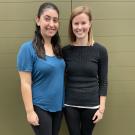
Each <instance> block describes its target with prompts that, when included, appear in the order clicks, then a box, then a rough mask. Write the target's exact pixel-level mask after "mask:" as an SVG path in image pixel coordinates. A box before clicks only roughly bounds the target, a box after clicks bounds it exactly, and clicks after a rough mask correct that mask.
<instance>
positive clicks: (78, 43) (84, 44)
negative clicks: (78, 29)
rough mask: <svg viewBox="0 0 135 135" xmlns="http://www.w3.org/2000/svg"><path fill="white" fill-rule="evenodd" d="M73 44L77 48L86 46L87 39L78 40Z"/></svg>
mask: <svg viewBox="0 0 135 135" xmlns="http://www.w3.org/2000/svg"><path fill="white" fill-rule="evenodd" d="M74 44H75V45H77V46H88V37H85V38H78V39H76V41H75V43H74Z"/></svg>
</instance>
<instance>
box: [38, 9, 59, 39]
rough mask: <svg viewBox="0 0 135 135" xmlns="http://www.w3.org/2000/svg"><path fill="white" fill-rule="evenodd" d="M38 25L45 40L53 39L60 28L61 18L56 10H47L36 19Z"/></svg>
mask: <svg viewBox="0 0 135 135" xmlns="http://www.w3.org/2000/svg"><path fill="white" fill-rule="evenodd" d="M36 23H37V25H38V26H39V27H40V32H41V35H42V36H43V37H44V38H52V37H53V36H54V35H55V34H56V33H57V31H58V28H59V16H58V13H57V11H56V10H54V9H51V8H46V9H45V10H44V11H43V13H42V14H41V15H40V17H36Z"/></svg>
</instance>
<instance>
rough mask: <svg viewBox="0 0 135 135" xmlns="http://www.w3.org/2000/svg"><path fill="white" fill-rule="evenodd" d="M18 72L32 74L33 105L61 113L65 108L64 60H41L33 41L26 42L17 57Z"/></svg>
mask: <svg viewBox="0 0 135 135" xmlns="http://www.w3.org/2000/svg"><path fill="white" fill-rule="evenodd" d="M17 70H18V71H24V72H31V74H32V100H33V104H34V105H36V106H38V107H40V108H42V109H44V110H47V111H49V112H56V111H61V110H62V107H63V106H64V70H65V63H64V60H63V59H62V58H57V57H56V56H45V58H44V59H41V58H39V57H38V56H37V54H36V51H35V49H34V48H33V45H32V41H28V42H25V43H24V44H23V45H22V46H21V47H20V50H19V52H18V55H17Z"/></svg>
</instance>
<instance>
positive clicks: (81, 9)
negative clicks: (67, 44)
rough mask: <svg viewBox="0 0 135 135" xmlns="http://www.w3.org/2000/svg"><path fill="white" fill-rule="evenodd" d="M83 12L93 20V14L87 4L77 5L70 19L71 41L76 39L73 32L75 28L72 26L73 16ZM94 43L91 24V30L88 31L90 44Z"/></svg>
mask: <svg viewBox="0 0 135 135" xmlns="http://www.w3.org/2000/svg"><path fill="white" fill-rule="evenodd" d="M82 13H84V14H86V15H87V16H88V17H89V21H90V22H92V14H91V10H90V8H88V7H87V6H79V7H76V8H75V9H74V10H73V11H72V13H71V16H70V20H69V29H68V33H69V38H70V41H71V42H75V41H76V36H75V34H74V33H73V28H72V21H73V18H74V17H75V16H77V15H79V14H82ZM93 43H94V40H93V32H92V24H91V27H90V29H89V32H88V44H90V45H93Z"/></svg>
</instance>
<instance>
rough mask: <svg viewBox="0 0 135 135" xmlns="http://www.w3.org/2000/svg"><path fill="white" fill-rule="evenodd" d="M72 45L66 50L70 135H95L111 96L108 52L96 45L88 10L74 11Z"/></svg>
mask: <svg viewBox="0 0 135 135" xmlns="http://www.w3.org/2000/svg"><path fill="white" fill-rule="evenodd" d="M69 38H70V41H71V43H70V44H69V45H67V46H65V47H64V48H63V56H64V60H65V62H66V90H65V118H66V121H67V125H68V129H69V133H70V135H92V132H93V129H94V126H95V124H96V123H97V122H99V121H100V120H101V119H102V118H103V114H104V111H105V102H106V95H107V71H108V55H107V50H106V48H105V47H103V46H102V45H101V44H99V43H97V42H94V40H93V34H92V15H91V11H90V9H89V8H88V7H86V6H79V7H77V8H75V9H74V10H73V11H72V14H71V17H70V22H69Z"/></svg>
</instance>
